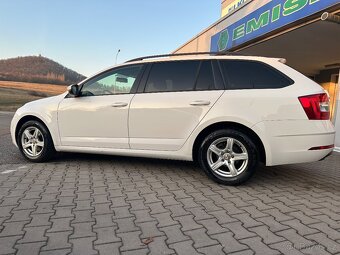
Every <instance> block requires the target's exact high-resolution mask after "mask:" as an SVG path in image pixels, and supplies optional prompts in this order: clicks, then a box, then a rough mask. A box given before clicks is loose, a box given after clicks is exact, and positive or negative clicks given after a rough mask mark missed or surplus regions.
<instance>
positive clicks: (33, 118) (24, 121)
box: [15, 115, 54, 144]
mask: <svg viewBox="0 0 340 255" xmlns="http://www.w3.org/2000/svg"><path fill="white" fill-rule="evenodd" d="M30 120H35V121H38V122H40V123H41V124H42V125H44V126H45V128H46V130H47V131H48V132H49V134H50V136H51V137H52V140H53V143H54V139H53V136H52V133H51V131H50V129H49V128H48V126H47V125H46V123H45V121H43V120H42V119H41V118H39V117H37V116H34V115H25V116H23V117H22V118H21V119H20V120H19V121H18V123H17V125H16V127H15V141H16V143H17V144H18V133H19V130H20V128H21V127H22V125H24V124H25V123H26V122H27V121H30Z"/></svg>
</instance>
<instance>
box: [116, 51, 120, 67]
mask: <svg viewBox="0 0 340 255" xmlns="http://www.w3.org/2000/svg"><path fill="white" fill-rule="evenodd" d="M119 52H120V49H118V51H117V54H116V60H115V65H117V59H118V54H119Z"/></svg>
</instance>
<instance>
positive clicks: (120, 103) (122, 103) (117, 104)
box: [111, 102, 128, 107]
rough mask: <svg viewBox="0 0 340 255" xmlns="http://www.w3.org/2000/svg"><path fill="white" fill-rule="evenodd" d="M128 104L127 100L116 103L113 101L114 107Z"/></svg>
mask: <svg viewBox="0 0 340 255" xmlns="http://www.w3.org/2000/svg"><path fill="white" fill-rule="evenodd" d="M127 105H128V103H125V102H116V103H113V104H112V105H111V106H112V107H125V106H127Z"/></svg>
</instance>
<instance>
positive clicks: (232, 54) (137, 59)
mask: <svg viewBox="0 0 340 255" xmlns="http://www.w3.org/2000/svg"><path fill="white" fill-rule="evenodd" d="M195 55H210V56H218V55H221V56H223V55H226V56H240V55H242V54H240V53H237V52H187V53H175V54H162V55H151V56H145V57H139V58H134V59H130V60H128V61H126V62H125V63H129V62H134V61H141V60H144V59H150V58H165V57H176V56H195Z"/></svg>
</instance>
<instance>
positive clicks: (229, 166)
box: [197, 129, 259, 185]
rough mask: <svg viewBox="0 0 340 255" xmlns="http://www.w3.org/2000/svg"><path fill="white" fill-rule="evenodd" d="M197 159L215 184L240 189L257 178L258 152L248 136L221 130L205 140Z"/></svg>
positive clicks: (229, 130) (230, 130) (234, 131)
mask: <svg viewBox="0 0 340 255" xmlns="http://www.w3.org/2000/svg"><path fill="white" fill-rule="evenodd" d="M197 159H198V163H199V164H200V166H201V168H202V169H203V170H204V172H205V173H206V174H207V176H208V177H209V178H210V179H212V180H213V181H215V182H217V183H220V184H223V185H239V184H242V183H244V182H246V181H247V180H249V179H250V177H251V176H252V175H253V174H254V172H255V170H256V168H257V165H258V162H259V152H258V149H257V148H256V146H255V144H254V142H253V141H252V140H251V139H250V138H249V137H248V136H247V135H246V134H244V133H242V132H240V131H237V130H234V129H221V130H217V131H214V132H213V133H211V134H210V135H208V136H207V137H206V138H205V139H204V140H203V142H202V144H201V146H200V148H199V150H198V157H197ZM213 168H214V169H215V170H213Z"/></svg>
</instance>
